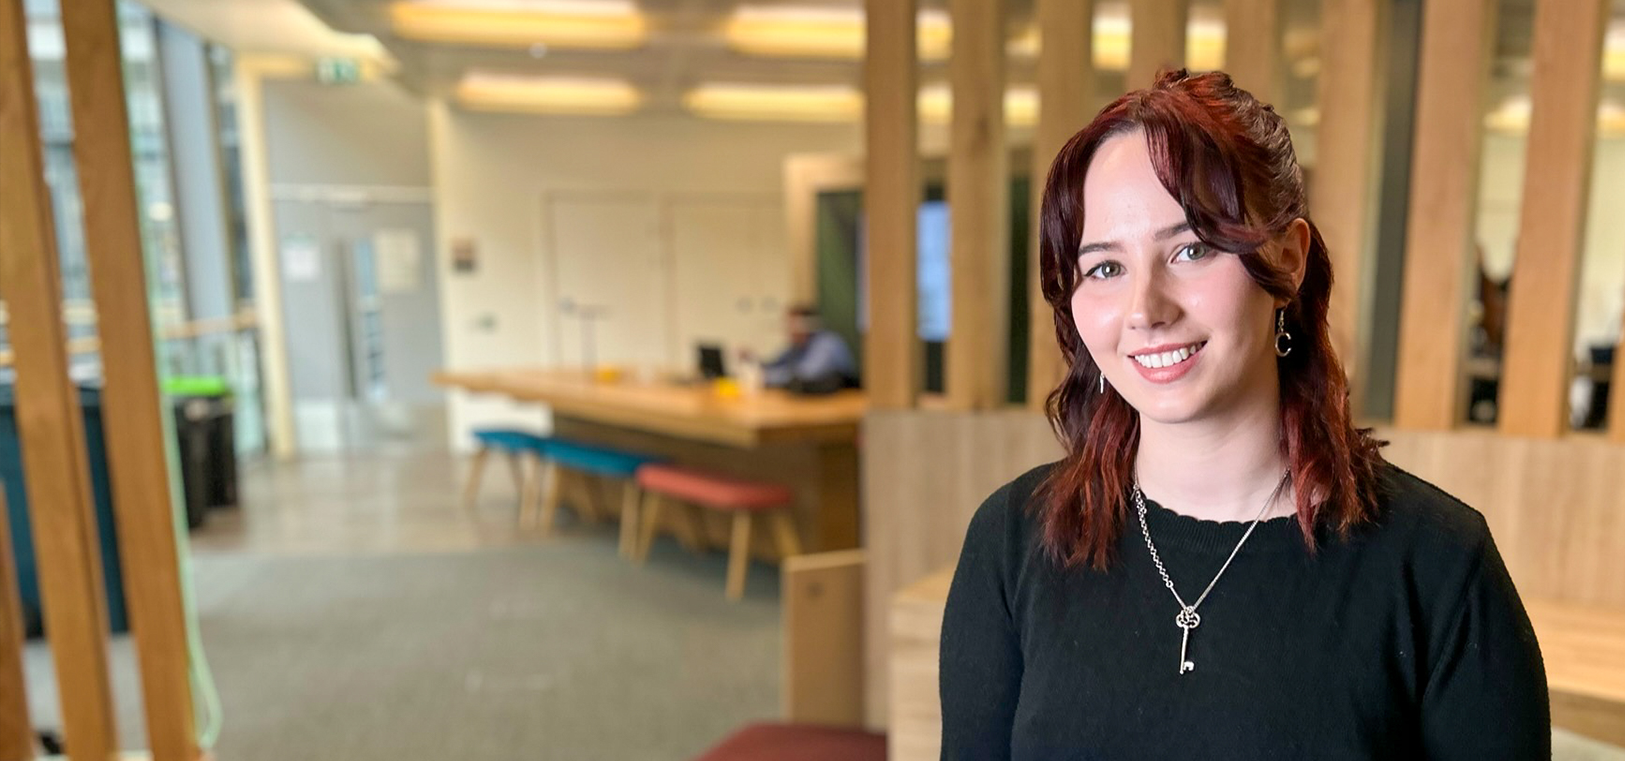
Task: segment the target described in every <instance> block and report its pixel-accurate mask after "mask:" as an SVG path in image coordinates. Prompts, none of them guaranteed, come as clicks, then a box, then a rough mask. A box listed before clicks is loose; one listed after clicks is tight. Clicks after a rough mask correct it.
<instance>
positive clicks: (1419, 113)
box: [1394, 0, 1495, 430]
mask: <svg viewBox="0 0 1625 761" xmlns="http://www.w3.org/2000/svg"><path fill="white" fill-rule="evenodd" d="M1494 16H1495V3H1494V2H1493V0H1430V1H1429V2H1428V3H1427V4H1426V5H1425V6H1424V8H1423V17H1422V52H1421V60H1420V65H1419V78H1418V84H1417V95H1416V139H1415V153H1414V154H1413V159H1412V161H1411V197H1410V214H1409V228H1408V230H1407V231H1406V235H1405V273H1404V278H1405V286H1404V296H1403V299H1402V304H1401V313H1400V323H1399V330H1400V335H1399V370H1398V377H1397V379H1396V386H1397V388H1396V390H1395V399H1394V424H1395V425H1396V426H1398V427H1400V428H1412V429H1423V430H1446V429H1449V428H1451V427H1453V426H1454V425H1455V424H1456V421H1457V419H1458V418H1459V417H1460V416H1461V409H1460V407H1461V398H1462V395H1463V388H1464V381H1463V377H1462V372H1461V368H1462V360H1463V355H1464V354H1465V352H1466V345H1467V324H1466V322H1467V295H1468V291H1467V289H1468V283H1469V279H1470V277H1471V276H1472V274H1473V272H1474V268H1473V263H1474V232H1475V229H1474V220H1475V218H1476V216H1477V210H1478V170H1479V159H1480V154H1481V148H1482V145H1483V135H1484V126H1483V113H1484V109H1483V105H1484V88H1485V83H1486V79H1487V77H1488V72H1489V61H1490V55H1491V52H1492V50H1491V49H1492V47H1493V44H1494V40H1495V35H1494V34H1493V31H1494V29H1495V24H1494Z"/></svg>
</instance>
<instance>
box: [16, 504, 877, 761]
mask: <svg viewBox="0 0 1625 761" xmlns="http://www.w3.org/2000/svg"><path fill="white" fill-rule="evenodd" d="M4 487H5V484H4V483H0V761H31V760H32V759H33V758H34V725H33V722H32V721H30V720H29V718H28V684H27V682H26V681H25V679H24V673H23V636H24V634H25V631H24V630H25V626H24V624H23V608H22V602H21V600H19V599H18V596H17V572H16V568H17V565H16V558H15V557H14V556H13V555H12V552H11V521H10V520H8V519H7V518H6V516H7V515H8V513H7V508H6V491H5V488H4ZM860 604H861V603H860Z"/></svg>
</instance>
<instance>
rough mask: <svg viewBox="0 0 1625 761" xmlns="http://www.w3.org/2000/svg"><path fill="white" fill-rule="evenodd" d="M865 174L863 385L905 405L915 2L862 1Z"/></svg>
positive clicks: (915, 172)
mask: <svg viewBox="0 0 1625 761" xmlns="http://www.w3.org/2000/svg"><path fill="white" fill-rule="evenodd" d="M865 7H866V9H867V16H868V34H867V38H866V41H865V43H864V45H865V58H864V71H863V81H864V98H865V104H866V107H865V108H864V116H863V121H864V135H865V163H866V165H867V166H866V169H865V176H866V177H867V180H866V181H865V184H864V191H863V210H864V217H865V220H866V225H867V227H866V229H865V232H864V250H865V252H866V256H867V263H866V265H865V273H866V274H867V276H868V277H867V281H868V293H867V295H866V296H865V298H866V300H867V311H868V313H869V329H868V332H867V333H865V334H864V339H863V343H864V359H863V374H864V379H863V384H864V388H865V389H866V390H867V391H868V395H869V405H870V407H872V408H874V409H906V408H909V407H913V406H914V400H915V397H916V396H918V394H919V388H920V370H921V366H922V362H921V360H920V346H919V340H918V338H916V332H915V321H916V319H917V316H916V314H915V304H916V300H917V296H916V294H915V266H916V265H915V258H916V251H915V248H916V246H917V235H918V230H917V229H916V228H917V221H916V217H915V215H916V214H917V213H918V208H919V203H920V168H919V163H920V162H919V155H918V152H919V148H918V141H919V135H918V134H917V131H918V124H919V113H918V111H917V106H916V104H915V89H916V81H917V79H918V77H919V74H918V72H917V70H916V67H917V60H916V55H915V48H916V42H915V39H914V34H915V25H916V22H915V18H914V16H915V8H916V3H915V0H866V3H865Z"/></svg>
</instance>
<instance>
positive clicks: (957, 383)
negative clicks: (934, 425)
mask: <svg viewBox="0 0 1625 761" xmlns="http://www.w3.org/2000/svg"><path fill="white" fill-rule="evenodd" d="M948 12H949V14H950V15H951V16H952V17H953V20H954V40H953V55H952V57H950V58H949V60H948V80H949V84H950V85H951V87H952V88H953V116H952V120H951V121H950V123H949V127H948V218H949V220H950V221H951V224H950V230H949V237H948V240H949V260H950V266H951V274H950V276H949V279H950V280H951V281H952V293H953V301H952V303H953V315H952V327H951V330H950V332H949V334H948V348H947V354H948V356H947V361H946V363H945V364H946V365H947V366H946V368H945V370H946V372H945V377H944V385H945V386H946V389H945V390H946V392H947V394H946V395H947V401H948V406H949V407H951V408H953V409H959V410H972V409H988V408H991V407H994V406H997V405H999V404H1002V403H1003V402H1004V401H1005V399H1006V393H1005V391H1006V389H1007V387H1008V385H1007V384H1008V381H1009V376H1010V373H1009V372H1008V365H1009V352H1008V351H1007V349H1008V346H1009V339H1008V335H1009V324H1010V322H1009V321H1010V308H1009V303H1010V300H1009V293H1010V287H1009V285H1010V168H1009V167H1010V159H1009V151H1008V148H1007V147H1006V146H1005V144H1004V2H1003V1H1002V0H950V2H949V4H948Z"/></svg>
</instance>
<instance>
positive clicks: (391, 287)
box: [372, 228, 423, 293]
mask: <svg viewBox="0 0 1625 761" xmlns="http://www.w3.org/2000/svg"><path fill="white" fill-rule="evenodd" d="M372 247H373V252H374V253H375V254H376V255H377V257H378V259H377V261H378V290H379V292H381V293H411V292H414V291H417V290H418V289H420V288H422V287H423V251H422V249H421V248H420V247H419V246H418V236H417V233H416V232H415V231H413V230H411V229H407V228H385V229H382V230H379V231H377V232H375V233H373V236H372Z"/></svg>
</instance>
